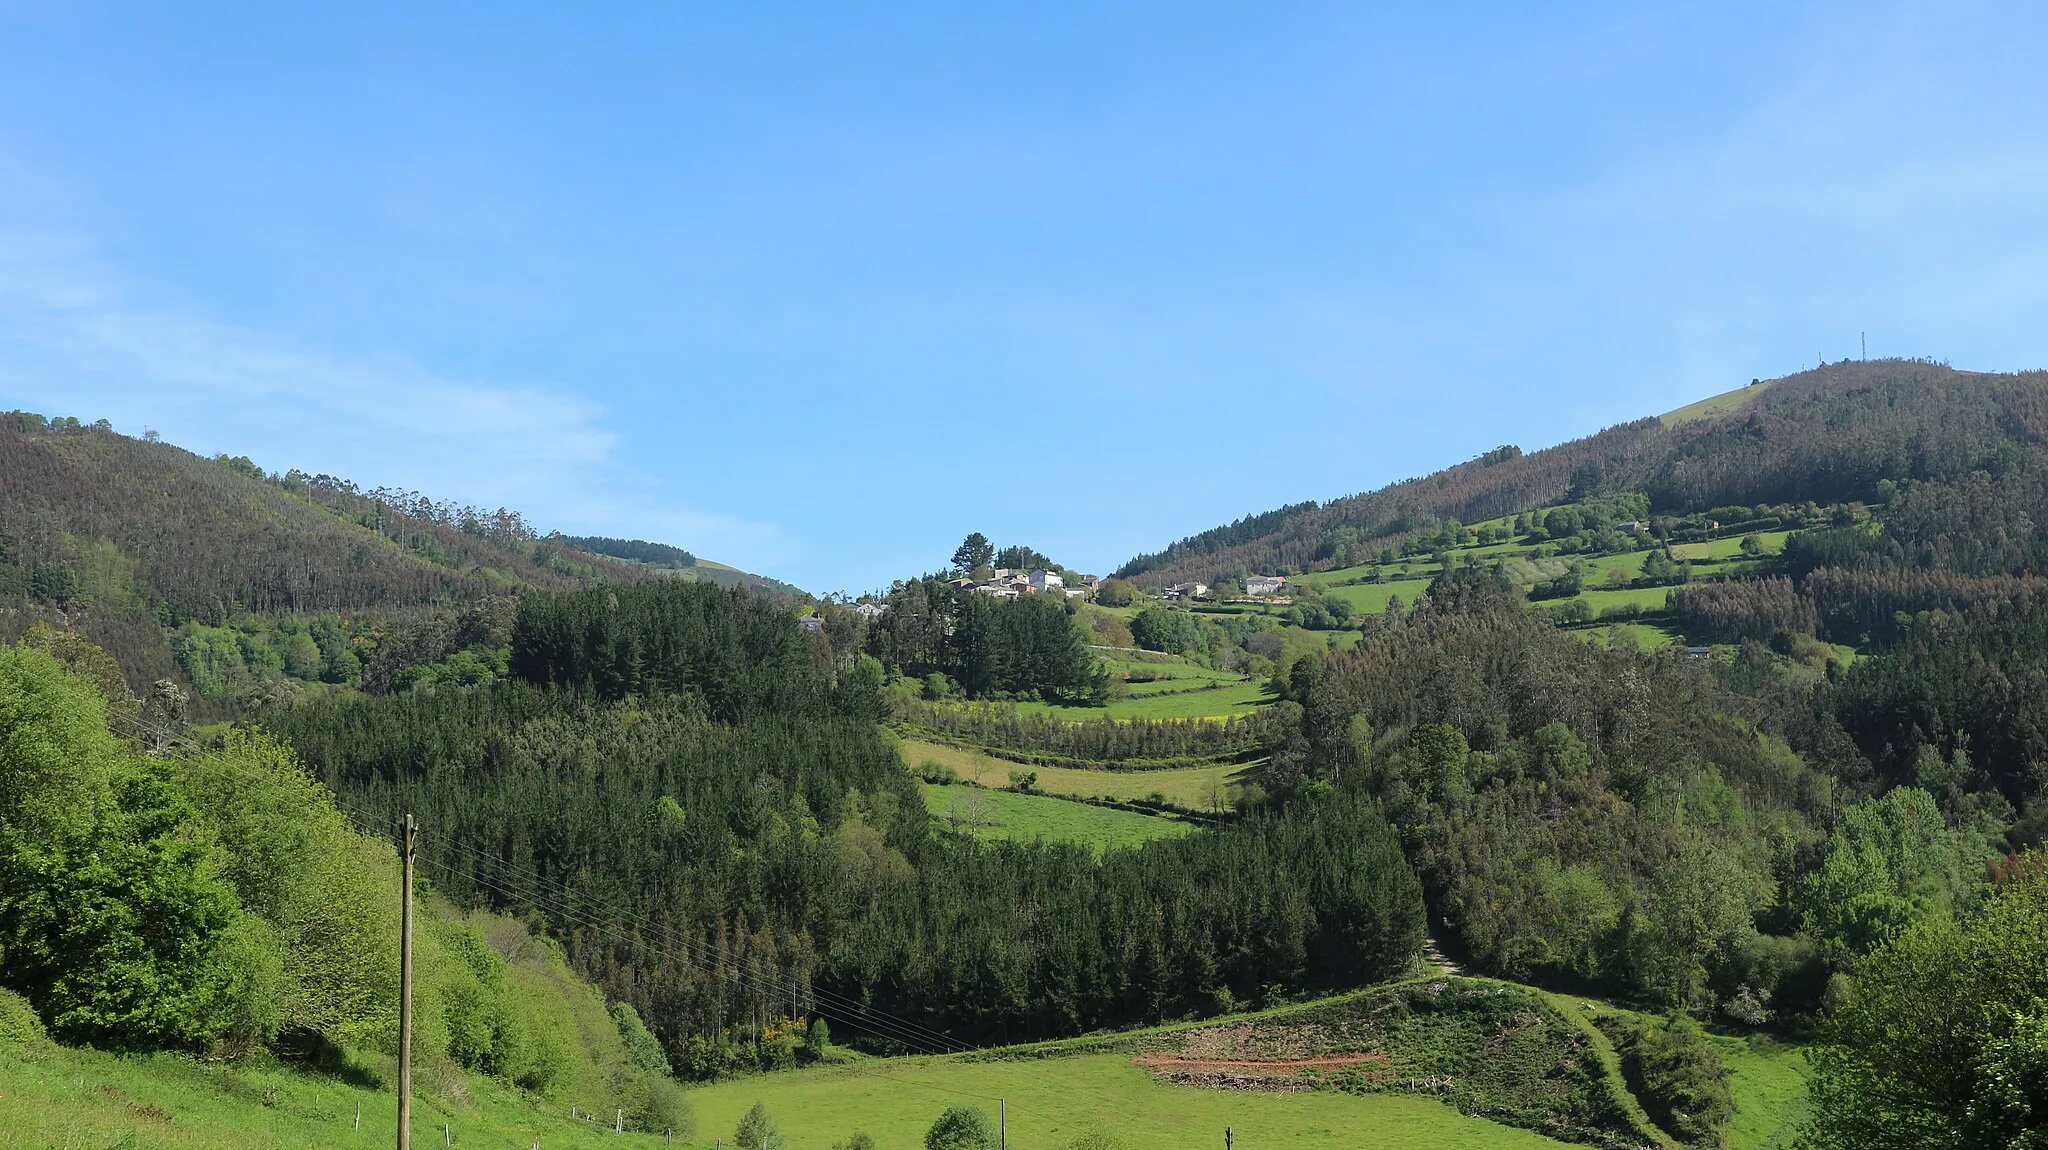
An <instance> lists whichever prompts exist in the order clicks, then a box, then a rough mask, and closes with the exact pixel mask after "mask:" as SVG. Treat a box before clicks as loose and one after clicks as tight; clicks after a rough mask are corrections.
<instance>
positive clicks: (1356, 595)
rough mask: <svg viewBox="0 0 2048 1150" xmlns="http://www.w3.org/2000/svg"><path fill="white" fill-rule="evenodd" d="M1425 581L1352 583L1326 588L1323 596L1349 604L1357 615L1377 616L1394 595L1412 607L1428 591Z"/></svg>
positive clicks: (1427, 584) (1402, 580) (1405, 580)
mask: <svg viewBox="0 0 2048 1150" xmlns="http://www.w3.org/2000/svg"><path fill="white" fill-rule="evenodd" d="M1429 583H1430V581H1429V580H1427V579H1399V580H1394V581H1391V582H1384V583H1354V584H1352V585H1351V586H1348V587H1328V588H1325V589H1324V592H1323V593H1324V594H1325V595H1327V596H1329V597H1331V598H1334V599H1342V600H1344V601H1345V602H1348V603H1350V604H1351V610H1352V611H1353V612H1354V613H1356V614H1359V615H1378V614H1380V613H1382V612H1384V611H1385V610H1386V609H1387V601H1388V600H1389V599H1391V598H1393V597H1394V596H1396V595H1399V596H1400V597H1401V602H1403V603H1406V604H1408V605H1409V606H1411V607H1412V606H1414V605H1415V601H1416V600H1417V599H1419V598H1421V597H1422V593H1423V592H1424V591H1427V590H1429Z"/></svg>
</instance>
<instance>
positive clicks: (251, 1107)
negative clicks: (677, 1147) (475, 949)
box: [0, 1041, 723, 1150]
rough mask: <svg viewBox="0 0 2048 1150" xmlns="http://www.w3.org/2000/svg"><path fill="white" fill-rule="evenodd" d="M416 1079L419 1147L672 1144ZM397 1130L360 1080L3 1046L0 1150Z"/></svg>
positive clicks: (389, 1107)
mask: <svg viewBox="0 0 2048 1150" xmlns="http://www.w3.org/2000/svg"><path fill="white" fill-rule="evenodd" d="M386 1061H387V1062H388V1061H389V1060H386ZM382 1073H384V1074H385V1075H387V1076H389V1075H391V1074H392V1069H391V1068H390V1067H389V1066H386V1067H385V1068H384V1070H383V1071H382ZM415 1083H416V1085H415V1087H414V1096H413V1122H412V1128H413V1136H412V1140H413V1145H415V1146H421V1147H425V1146H439V1145H441V1144H442V1143H443V1140H444V1138H446V1137H448V1135H444V1134H443V1132H442V1127H443V1126H444V1125H446V1126H448V1127H449V1128H450V1132H451V1133H452V1136H453V1138H454V1139H455V1141H456V1142H457V1143H458V1144H461V1145H466V1146H506V1147H510V1146H521V1147H524V1146H531V1145H535V1144H538V1145H541V1146H546V1147H561V1148H574V1147H600V1146H602V1147H612V1148H615V1150H616V1148H627V1147H636V1146H645V1147H649V1148H650V1150H651V1148H653V1147H658V1146H663V1145H668V1144H669V1143H667V1142H666V1141H665V1140H664V1139H663V1138H662V1137H661V1136H659V1135H644V1134H624V1135H619V1134H614V1133H612V1126H611V1122H610V1121H609V1117H610V1116H609V1115H607V1116H606V1118H607V1120H606V1121H604V1122H602V1123H598V1122H593V1121H588V1120H583V1121H577V1120H572V1119H571V1118H570V1117H569V1106H568V1104H554V1103H544V1102H540V1101H537V1100H536V1099H534V1098H532V1097H531V1096H529V1095H527V1094H525V1093H523V1092H520V1091H517V1090H514V1089H512V1088H509V1087H506V1086H504V1085H503V1084H502V1083H499V1082H497V1081H495V1080H493V1079H489V1078H485V1077H483V1076H481V1075H467V1076H466V1075H450V1074H448V1073H447V1072H440V1071H435V1072H427V1071H421V1072H417V1075H416V1078H415ZM358 1106H360V1107H361V1108H362V1124H361V1126H360V1127H357V1125H356V1108H357V1107H358ZM397 1130H398V1104H397V1100H396V1096H395V1094H394V1093H393V1092H392V1091H391V1090H390V1089H388V1088H383V1087H381V1086H378V1085H374V1084H372V1083H370V1082H367V1081H363V1080H360V1079H359V1080H356V1081H351V1080H349V1079H347V1078H343V1077H338V1076H330V1075H325V1074H314V1073H308V1072H306V1071H303V1070H298V1069H295V1068H292V1067H289V1066H286V1065H283V1064H279V1063H276V1062H268V1061H266V1062H255V1061H253V1060H252V1061H245V1062H243V1063H237V1064H233V1065H223V1064H220V1063H210V1062H202V1061H200V1060H197V1059H194V1058H190V1057H187V1056H185V1055H179V1054H150V1055H118V1054H110V1053H106V1052H102V1051H93V1050H80V1049H72V1048H68V1047H60V1046H56V1045H53V1044H51V1043H47V1042H38V1043H33V1044H27V1045H24V1044H21V1043H16V1042H11V1041H0V1150H30V1148H36V1150H41V1148H44V1147H65V1148H70V1147H79V1148H84V1147H122V1148H124V1150H129V1148H132V1150H241V1148H244V1147H246V1148H248V1150H276V1148H277V1147H283V1146H322V1147H356V1146H361V1147H365V1148H369V1147H386V1146H391V1145H393V1144H394V1142H395V1141H396V1135H397ZM722 1133H723V1131H722ZM705 1144H706V1145H710V1143H709V1142H708V1141H707V1142H706V1143H705Z"/></svg>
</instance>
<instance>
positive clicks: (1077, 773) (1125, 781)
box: [903, 739, 1257, 811]
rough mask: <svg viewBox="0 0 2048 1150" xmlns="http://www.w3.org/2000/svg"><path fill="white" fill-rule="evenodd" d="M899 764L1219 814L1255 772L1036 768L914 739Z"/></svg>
mask: <svg viewBox="0 0 2048 1150" xmlns="http://www.w3.org/2000/svg"><path fill="white" fill-rule="evenodd" d="M903 760H904V762H906V763H908V764H909V765H910V767H911V768H912V769H913V770H914V769H916V768H917V767H918V766H920V765H921V764H923V763H925V762H927V761H931V762H937V763H942V764H944V765H946V766H948V767H951V768H953V771H954V773H955V774H957V775H959V776H960V777H961V778H963V779H973V780H974V781H976V782H978V783H980V784H981V785H983V786H985V787H1007V786H1009V785H1010V772H1011V771H1020V770H1022V771H1037V772H1038V789H1039V790H1041V791H1044V792H1045V793H1047V794H1052V795H1081V796H1083V797H1086V798H1102V799H1149V798H1151V797H1152V796H1153V795H1154V794H1157V795H1159V796H1160V797H1161V798H1164V799H1165V800H1166V801H1167V802H1170V803H1174V804H1176V805H1179V806H1183V807H1187V808H1188V809H1190V810H1198V811H1212V810H1222V809H1224V808H1225V807H1226V806H1227V805H1228V804H1229V801H1230V788H1231V785H1232V784H1233V783H1235V782H1238V781H1240V780H1242V779H1244V778H1245V777H1246V776H1247V775H1248V774H1250V773H1252V772H1254V771H1256V769H1257V768H1256V767H1255V766H1246V765H1241V764H1235V763H1223V764H1220V765H1217V766H1213V767H1184V768H1179V769H1175V770H1166V771H1112V770H1082V769H1078V768H1074V767H1040V766H1033V765H1029V764H1025V763H1017V762H1012V761H1010V760H1009V759H999V758H997V757H995V756H994V755H987V754H983V753H981V752H979V751H969V750H964V749H962V748H960V747H949V746H946V745H945V744H943V743H927V742H923V741H921V740H918V739H905V740H903Z"/></svg>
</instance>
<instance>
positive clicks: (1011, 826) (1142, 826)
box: [924, 783, 1196, 850]
mask: <svg viewBox="0 0 2048 1150" xmlns="http://www.w3.org/2000/svg"><path fill="white" fill-rule="evenodd" d="M924 798H925V805H926V806H928V807H930V808H931V812H932V817H933V818H935V819H937V820H938V821H939V823H940V825H942V826H947V827H951V828H952V829H955V830H959V831H962V832H965V833H967V834H972V835H974V836H975V837H977V838H987V839H1015V840H1017V841H1019V842H1027V843H1028V842H1039V841H1043V842H1049V843H1083V844H1086V845H1088V846H1092V847H1094V848H1095V849H1096V850H1110V849H1112V848H1115V847H1129V846H1137V845H1138V844H1139V843H1142V842H1147V841H1149V840H1151V839H1163V838H1174V837H1176V836H1179V835H1184V834H1189V833H1192V832H1193V831H1194V830H1195V827H1196V824H1194V823H1191V822H1188V821H1186V820H1184V819H1177V818H1174V817H1172V816H1171V815H1147V814H1139V813H1137V812H1136V811H1125V810H1117V809H1115V808H1113V807H1098V806H1093V805H1091V804H1088V803H1082V802H1076V801H1074V800H1072V799H1062V798H1056V797H1054V796H1052V795H1029V794H1018V793H1016V792H1014V791H999V790H990V789H988V788H986V787H969V786H950V787H949V786H933V785H932V784H930V783H926V784H924Z"/></svg>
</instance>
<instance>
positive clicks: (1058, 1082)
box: [690, 1054, 1564, 1150]
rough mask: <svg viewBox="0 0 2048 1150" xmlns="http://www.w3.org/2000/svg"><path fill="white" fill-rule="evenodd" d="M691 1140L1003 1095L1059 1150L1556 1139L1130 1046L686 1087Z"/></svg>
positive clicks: (1389, 1148) (907, 1131) (899, 1122)
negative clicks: (1136, 1053) (752, 1123)
mask: <svg viewBox="0 0 2048 1150" xmlns="http://www.w3.org/2000/svg"><path fill="white" fill-rule="evenodd" d="M690 1097H691V1101H692V1102H693V1103H694V1104H695V1105H696V1109H697V1129H698V1132H699V1133H698V1139H699V1143H700V1144H702V1145H706V1146H708V1145H710V1142H709V1139H711V1138H716V1137H723V1138H725V1139H726V1140H727V1142H728V1144H730V1142H731V1137H732V1132H733V1129H734V1128H735V1127H736V1126H737V1125H738V1124H739V1120H740V1116H741V1115H743V1114H745V1113H746V1112H747V1110H748V1108H750V1107H751V1106H753V1105H754V1103H756V1102H760V1103H761V1104H763V1105H764V1106H766V1107H767V1108H768V1112H769V1113H770V1114H772V1115H773V1116H774V1117H775V1119H776V1121H777V1122H778V1123H779V1124H780V1125H781V1127H782V1132H783V1133H784V1134H785V1135H787V1136H788V1137H789V1142H790V1145H791V1147H793V1148H803V1150H809V1148H811V1147H818V1148H820V1150H822V1148H823V1147H826V1146H829V1145H831V1144H832V1143H833V1142H836V1141H840V1140H842V1139H845V1138H847V1137H849V1136H850V1135H852V1134H853V1133H854V1132H856V1131H865V1132H866V1133H868V1134H869V1135H872V1136H873V1137H874V1139H875V1141H876V1143H877V1144H878V1145H881V1146H885V1147H891V1148H905V1147H915V1146H918V1145H920V1144H922V1141H923V1138H924V1133H925V1131H926V1130H928V1129H930V1128H931V1124H932V1123H933V1122H934V1121H935V1120H937V1118H938V1116H939V1115H940V1113H942V1112H943V1111H944V1110H945V1109H946V1108H947V1107H949V1106H962V1105H965V1106H975V1107H979V1108H981V1109H983V1110H986V1111H987V1112H988V1114H989V1117H990V1118H994V1117H995V1116H996V1113H997V1109H998V1103H999V1100H1000V1101H1001V1102H1007V1103H1008V1114H1009V1122H1008V1143H1009V1145H1010V1146H1012V1147H1015V1148H1016V1150H1054V1148H1056V1147H1059V1146H1062V1145H1064V1144H1065V1143H1067V1142H1069V1141H1071V1140H1073V1139H1074V1138H1076V1137H1078V1136H1080V1135H1082V1134H1085V1133H1087V1132H1089V1131H1090V1130H1094V1129H1102V1130H1107V1131H1112V1132H1114V1133H1115V1134H1116V1135H1117V1136H1118V1137H1119V1138H1120V1139H1121V1140H1122V1141H1123V1142H1124V1144H1125V1145H1128V1146H1132V1147H1146V1148H1148V1150H1149V1148H1151V1147H1183V1146H1185V1147H1209V1146H1215V1147H1217V1148H1219V1150H1220V1148H1221V1147H1222V1145H1223V1128H1224V1127H1226V1126H1228V1127H1230V1129H1231V1133H1232V1135H1233V1137H1234V1145H1236V1146H1238V1147H1242V1148H1243V1150H1268V1148H1272V1150H1326V1148H1327V1150H1337V1148H1338V1147H1342V1148H1344V1150H1361V1148H1364V1150H1377V1148H1384V1150H1397V1148H1398V1150H1454V1148H1455V1150H1520V1148H1524V1147H1527V1148H1530V1150H1534V1148H1536V1147H1544V1146H1550V1147H1555V1146H1560V1145H1564V1143H1559V1142H1555V1141H1552V1140H1550V1139H1548V1138H1544V1137H1542V1136H1540V1135H1537V1134H1532V1133H1530V1132H1528V1131H1526V1130H1517V1129H1514V1128H1512V1127H1508V1126H1502V1125H1499V1124H1497V1123H1494V1122H1490V1121H1487V1120H1486V1119H1483V1118H1467V1117H1465V1116H1464V1115H1462V1114H1459V1113H1458V1112H1457V1111H1456V1110H1453V1109H1451V1108H1450V1107H1448V1106H1446V1105H1444V1104H1443V1103H1441V1102H1438V1101H1436V1100H1435V1099H1432V1098H1427V1097H1419V1096H1414V1095H1406V1094H1392V1093H1388V1094H1365V1095H1350V1094H1344V1093H1340V1092H1338V1091H1334V1090H1318V1091H1312V1092H1308V1093H1296V1094H1282V1093H1269V1092H1265V1091H1257V1090H1214V1089H1204V1088H1199V1087H1188V1086H1174V1085H1168V1084H1165V1083H1161V1082H1159V1081H1157V1080H1155V1079H1154V1078H1153V1077H1152V1074H1151V1073H1150V1072H1149V1071H1147V1070H1145V1069H1144V1068H1143V1067H1140V1066H1137V1065H1135V1064H1133V1063H1132V1061H1131V1058H1130V1055H1128V1054H1077V1055H1073V1056H1069V1057H1062V1058H1042V1059H1020V1060H1014V1061H1001V1062H971V1061H964V1060H960V1059H953V1058H905V1059H889V1060H886V1061H882V1060H877V1061H874V1062H867V1063H860V1064H856V1065H852V1066H847V1067H820V1068H813V1069H808V1070H797V1071H790V1072H787V1073H782V1074H775V1075H770V1076H766V1077H759V1078H744V1079H740V1080H738V1081H734V1082H725V1083H719V1084H717V1085H713V1086H709V1087H704V1088H702V1089H698V1090H693V1091H691V1094H690Z"/></svg>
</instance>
